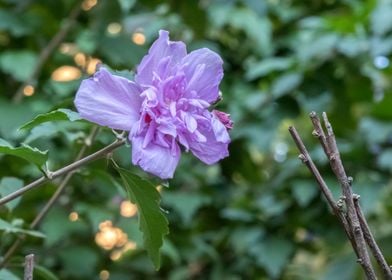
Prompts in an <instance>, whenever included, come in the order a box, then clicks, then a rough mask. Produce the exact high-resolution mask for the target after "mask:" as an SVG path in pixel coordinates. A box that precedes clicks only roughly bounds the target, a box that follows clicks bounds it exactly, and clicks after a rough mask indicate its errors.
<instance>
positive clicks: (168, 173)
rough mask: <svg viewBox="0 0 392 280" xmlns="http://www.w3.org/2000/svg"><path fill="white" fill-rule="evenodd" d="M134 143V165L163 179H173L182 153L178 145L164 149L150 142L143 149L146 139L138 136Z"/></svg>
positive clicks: (173, 144) (133, 140) (172, 144)
mask: <svg viewBox="0 0 392 280" xmlns="http://www.w3.org/2000/svg"><path fill="white" fill-rule="evenodd" d="M131 141H132V163H133V164H135V165H139V166H140V167H141V168H142V169H143V170H144V171H147V172H149V173H151V174H154V175H156V176H158V177H160V178H161V179H170V178H173V174H174V171H175V170H176V167H177V164H178V161H179V160H180V155H181V151H180V148H179V146H178V144H177V143H175V142H173V143H171V146H169V147H163V146H161V145H158V144H156V143H154V142H149V144H148V145H147V146H146V147H143V142H144V137H142V136H137V137H134V138H132V139H131Z"/></svg>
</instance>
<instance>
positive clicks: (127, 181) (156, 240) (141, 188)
mask: <svg viewBox="0 0 392 280" xmlns="http://www.w3.org/2000/svg"><path fill="white" fill-rule="evenodd" d="M116 169H117V171H118V172H119V174H120V176H121V178H122V180H123V184H124V188H125V189H126V191H127V193H128V196H129V199H130V201H131V202H132V203H135V204H136V205H137V208H138V215H139V226H140V230H141V231H142V232H143V239H144V246H145V247H146V249H147V252H148V254H149V256H150V258H151V260H152V262H153V263H154V266H155V268H156V269H158V268H159V267H160V263H161V261H160V253H159V250H160V248H161V247H162V244H163V237H164V236H165V235H167V234H168V233H169V228H168V221H167V219H166V217H165V216H164V215H163V213H162V211H161V208H160V206H159V200H160V195H159V192H158V191H157V190H156V189H155V187H154V185H153V184H151V183H150V182H149V181H146V180H144V179H142V178H140V177H139V176H137V175H135V174H133V173H131V172H129V171H128V170H125V169H123V168H119V167H116Z"/></svg>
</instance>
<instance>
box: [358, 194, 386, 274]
mask: <svg viewBox="0 0 392 280" xmlns="http://www.w3.org/2000/svg"><path fill="white" fill-rule="evenodd" d="M354 205H355V210H356V212H357V215H358V219H359V223H360V224H361V228H362V231H363V235H364V237H365V240H366V243H367V244H368V246H369V248H370V251H371V252H372V254H373V256H374V258H375V259H376V261H377V263H378V265H379V266H380V268H381V270H382V272H383V274H384V278H385V279H392V271H391V268H390V267H389V265H388V263H387V261H386V260H385V258H384V255H383V254H382V252H381V250H380V248H379V247H378V245H377V243H376V240H375V239H374V237H373V234H372V232H371V231H370V228H369V225H368V223H367V221H366V218H365V215H364V214H363V212H362V210H361V207H360V205H359V195H355V196H354Z"/></svg>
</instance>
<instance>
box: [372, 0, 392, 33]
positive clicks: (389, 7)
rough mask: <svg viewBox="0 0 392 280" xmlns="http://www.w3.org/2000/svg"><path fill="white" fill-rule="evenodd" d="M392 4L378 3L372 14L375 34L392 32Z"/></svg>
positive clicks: (387, 2)
mask: <svg viewBox="0 0 392 280" xmlns="http://www.w3.org/2000/svg"><path fill="white" fill-rule="evenodd" d="M391 14H392V4H391V3H390V1H378V5H377V7H376V9H374V11H373V12H372V14H371V27H372V30H373V32H374V33H375V34H377V35H383V34H385V33H387V32H388V31H390V30H392V18H391Z"/></svg>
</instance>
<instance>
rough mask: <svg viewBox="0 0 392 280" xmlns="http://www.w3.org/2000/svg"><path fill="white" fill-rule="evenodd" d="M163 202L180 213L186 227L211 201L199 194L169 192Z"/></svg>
mask: <svg viewBox="0 0 392 280" xmlns="http://www.w3.org/2000/svg"><path fill="white" fill-rule="evenodd" d="M163 201H164V202H165V204H166V203H167V204H168V205H169V206H170V207H172V208H174V209H175V210H176V211H177V212H178V214H179V215H180V216H181V218H182V221H183V222H184V224H185V225H189V224H190V223H191V222H192V220H193V219H194V217H193V216H194V215H195V213H196V211H197V210H198V209H199V208H200V207H202V206H203V205H205V204H207V203H209V202H210V199H209V197H207V196H204V195H200V194H198V193H189V192H186V193H185V192H181V193H180V192H167V193H165V197H164V200H163Z"/></svg>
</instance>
